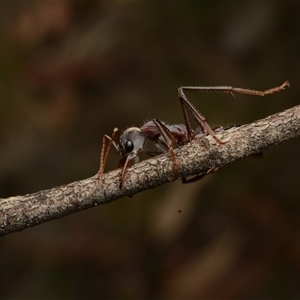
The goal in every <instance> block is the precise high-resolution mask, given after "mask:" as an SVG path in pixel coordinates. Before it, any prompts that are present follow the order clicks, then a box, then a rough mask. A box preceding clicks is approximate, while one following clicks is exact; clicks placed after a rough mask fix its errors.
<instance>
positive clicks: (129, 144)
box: [125, 140, 133, 153]
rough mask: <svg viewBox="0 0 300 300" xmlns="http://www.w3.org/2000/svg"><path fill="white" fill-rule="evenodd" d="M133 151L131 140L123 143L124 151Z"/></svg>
mask: <svg viewBox="0 0 300 300" xmlns="http://www.w3.org/2000/svg"><path fill="white" fill-rule="evenodd" d="M132 150H133V142H132V141H131V140H128V141H126V143H125V151H126V153H129V152H131V151H132Z"/></svg>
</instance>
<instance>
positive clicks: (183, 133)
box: [99, 81, 289, 188]
mask: <svg viewBox="0 0 300 300" xmlns="http://www.w3.org/2000/svg"><path fill="white" fill-rule="evenodd" d="M287 86H289V82H288V81H285V82H284V83H283V84H281V85H280V86H277V87H274V88H271V89H268V90H265V91H259V90H250V89H244V88H235V87H231V86H211V87H205V86H200V87H199V86H183V87H180V88H179V89H178V98H179V101H180V105H181V109H182V112H183V117H184V122H185V124H177V125H169V124H167V123H165V122H162V121H160V120H158V119H153V120H151V121H148V122H146V123H145V124H144V125H143V126H142V127H140V128H138V127H130V128H128V129H126V130H125V131H124V132H123V133H122V134H121V135H120V132H119V129H118V128H115V129H114V131H113V134H112V136H111V137H109V136H108V135H104V136H103V142H102V149H101V155H100V169H99V182H100V183H101V182H102V176H103V173H104V168H105V165H106V162H107V159H108V155H109V152H110V149H111V146H112V145H113V146H114V148H115V149H116V150H117V152H118V154H119V155H120V161H119V165H118V167H120V168H122V171H121V178H120V188H122V186H123V183H124V180H125V175H126V170H127V168H128V166H129V164H130V162H132V161H133V162H134V163H136V162H138V160H139V158H138V155H139V153H141V152H144V153H146V154H148V155H150V156H154V155H158V154H161V153H164V152H167V151H169V152H170V154H171V157H172V160H173V163H174V178H176V177H177V175H178V165H177V161H176V157H175V154H174V151H173V149H174V148H176V147H179V146H182V145H185V144H187V143H189V142H190V141H191V140H193V139H198V138H202V137H203V136H206V135H211V136H212V137H213V138H214V139H215V140H216V142H217V143H218V144H220V145H222V144H224V143H223V142H222V141H221V140H220V139H219V138H218V137H217V136H216V133H217V132H218V131H220V130H222V128H221V127H217V128H215V129H212V128H211V127H210V126H209V125H208V123H207V122H206V119H205V117H204V116H203V115H202V114H201V113H200V112H198V111H197V109H196V108H195V107H194V106H193V104H192V103H191V102H190V101H189V99H188V98H187V97H186V95H185V94H184V91H188V90H190V91H202V92H222V93H227V94H230V95H232V96H234V93H241V94H248V95H256V96H265V95H268V94H272V93H275V92H279V91H281V90H283V89H285V87H287ZM192 119H194V121H195V122H196V123H197V125H198V127H197V128H196V129H195V130H193V129H192V124H191V121H192ZM106 139H107V140H109V144H108V147H107V149H106V150H105V141H106ZM147 140H150V141H153V142H154V143H155V145H156V146H157V148H158V150H159V152H154V151H150V150H147V149H146V148H145V143H146V141H147ZM212 172H213V168H212ZM202 175H203V174H200V176H198V177H197V179H199V178H201V177H203V176H202ZM183 181H184V182H186V180H185V178H183ZM192 181H194V180H193V179H192Z"/></svg>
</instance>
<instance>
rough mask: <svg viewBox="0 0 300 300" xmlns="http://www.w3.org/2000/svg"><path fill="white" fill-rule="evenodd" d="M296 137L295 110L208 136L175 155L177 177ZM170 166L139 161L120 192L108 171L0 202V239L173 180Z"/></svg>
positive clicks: (162, 160) (298, 117) (298, 111)
mask: <svg viewBox="0 0 300 300" xmlns="http://www.w3.org/2000/svg"><path fill="white" fill-rule="evenodd" d="M299 135H300V106H295V107H293V108H291V109H288V110H286V111H284V112H280V113H277V114H274V115H272V116H269V117H267V118H265V119H262V120H259V121H256V122H253V123H251V124H247V125H244V126H241V127H237V128H232V129H229V130H226V131H225V132H223V133H220V134H219V135H218V137H219V138H220V139H221V140H222V141H224V142H226V143H225V144H224V145H219V144H217V143H216V141H215V140H214V139H213V138H212V137H210V136H207V137H205V138H203V139H200V140H194V141H192V142H190V143H189V144H187V145H185V146H183V147H180V148H178V149H176V150H175V153H176V158H177V161H178V166H179V176H180V177H187V176H190V175H195V174H200V173H204V172H207V171H208V170H210V169H211V168H222V167H224V166H226V165H228V164H231V163H233V162H235V161H237V160H240V159H242V158H244V157H246V156H249V155H252V154H256V153H260V152H262V151H265V150H266V149H268V148H270V147H272V146H275V145H277V144H279V143H281V142H283V141H286V140H289V139H292V138H295V137H297V136H299ZM173 171H174V167H173V163H172V160H171V159H170V155H169V153H166V154H163V155H160V156H157V157H155V158H151V159H148V160H144V161H142V162H141V163H138V164H136V165H135V166H133V167H132V168H130V169H128V172H127V174H126V180H125V182H124V186H123V187H122V189H121V190H120V188H119V181H120V170H114V171H112V172H108V173H106V174H104V176H103V183H102V185H101V186H100V185H99V184H98V176H97V175H95V176H93V177H90V178H87V179H84V180H81V181H76V182H73V183H70V184H66V185H62V186H58V187H54V188H52V189H49V190H43V191H40V192H37V193H33V194H27V195H24V196H15V197H9V198H6V199H0V235H5V234H8V233H12V232H15V231H20V230H23V229H25V228H27V227H31V226H34V225H38V224H41V223H44V222H47V221H50V220H53V219H56V218H61V217H63V216H65V215H68V214H71V213H75V212H78V211H81V210H83V209H87V208H90V207H93V206H95V205H99V204H106V203H109V202H111V201H113V200H116V199H119V198H121V197H124V196H132V195H134V194H136V193H138V192H141V191H144V190H147V189H149V188H154V187H156V186H159V185H161V184H163V183H165V182H168V181H170V180H172V178H173V174H174V172H173Z"/></svg>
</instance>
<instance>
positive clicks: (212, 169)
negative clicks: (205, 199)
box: [181, 167, 219, 184]
mask: <svg viewBox="0 0 300 300" xmlns="http://www.w3.org/2000/svg"><path fill="white" fill-rule="evenodd" d="M218 170H219V167H211V168H210V169H209V170H208V171H207V172H204V173H200V174H198V175H195V176H193V177H191V178H189V179H187V178H185V177H184V178H182V180H181V181H182V183H183V184H186V183H192V182H195V181H198V180H200V179H202V178H203V177H205V176H206V175H209V174H212V173H215V172H217V171H218Z"/></svg>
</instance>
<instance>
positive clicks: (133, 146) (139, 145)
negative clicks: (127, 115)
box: [120, 127, 146, 160]
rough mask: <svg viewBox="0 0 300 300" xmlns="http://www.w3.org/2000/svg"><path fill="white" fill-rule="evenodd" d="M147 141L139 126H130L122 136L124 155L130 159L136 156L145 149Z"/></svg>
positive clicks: (121, 142)
mask: <svg viewBox="0 0 300 300" xmlns="http://www.w3.org/2000/svg"><path fill="white" fill-rule="evenodd" d="M145 141H146V136H145V134H144V133H143V132H142V131H141V129H140V128H138V127H130V128H128V129H126V130H125V131H124V133H123V134H122V135H121V137H120V144H121V146H122V148H123V149H122V150H123V156H124V158H125V157H126V158H127V159H128V160H131V159H133V158H135V157H136V156H137V155H138V153H139V152H140V151H141V150H143V148H144V144H145Z"/></svg>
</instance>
